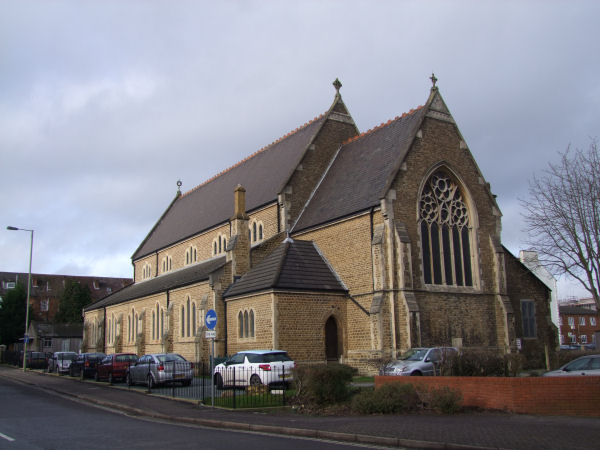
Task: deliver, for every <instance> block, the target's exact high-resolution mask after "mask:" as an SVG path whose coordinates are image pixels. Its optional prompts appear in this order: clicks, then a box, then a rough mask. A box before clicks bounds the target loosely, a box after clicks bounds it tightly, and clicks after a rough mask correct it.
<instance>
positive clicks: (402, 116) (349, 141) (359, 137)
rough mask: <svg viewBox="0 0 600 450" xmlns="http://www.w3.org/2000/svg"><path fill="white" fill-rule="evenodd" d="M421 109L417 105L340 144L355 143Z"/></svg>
mask: <svg viewBox="0 0 600 450" xmlns="http://www.w3.org/2000/svg"><path fill="white" fill-rule="evenodd" d="M421 109H423V105H419V106H417V107H416V108H413V109H411V110H410V111H408V112H405V113H403V114H402V115H401V116H396V117H394V118H393V119H390V120H388V121H387V122H381V123H380V124H379V125H377V126H375V127H373V128H370V129H368V130H367V131H364V132H362V133H361V134H357V135H356V136H352V137H351V138H348V139H347V140H346V141H344V142H343V143H342V145H346V144H349V143H351V142H354V141H357V140H359V139H361V138H363V137H365V136H368V135H369V134H371V133H374V132H375V131H377V130H379V129H381V128H383V127H387V126H388V125H390V124H391V123H392V122H396V121H397V120H400V119H403V118H404V117H407V116H410V115H412V114H414V113H416V112H417V111H419V110H421Z"/></svg>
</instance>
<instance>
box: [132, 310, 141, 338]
mask: <svg viewBox="0 0 600 450" xmlns="http://www.w3.org/2000/svg"><path fill="white" fill-rule="evenodd" d="M139 321H140V320H139V318H138V315H137V313H135V336H134V338H133V340H134V341H137V335H138V332H139V331H138V323H139Z"/></svg>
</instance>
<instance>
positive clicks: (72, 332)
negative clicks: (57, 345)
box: [30, 321, 83, 337]
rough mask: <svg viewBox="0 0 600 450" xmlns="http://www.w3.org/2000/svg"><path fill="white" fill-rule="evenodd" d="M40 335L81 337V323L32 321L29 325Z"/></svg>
mask: <svg viewBox="0 0 600 450" xmlns="http://www.w3.org/2000/svg"><path fill="white" fill-rule="evenodd" d="M30 326H32V327H33V328H34V329H35V330H36V332H37V335H38V336H40V337H81V335H82V333H83V324H82V323H43V322H36V321H32V322H31V325H30Z"/></svg>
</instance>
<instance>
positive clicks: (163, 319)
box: [160, 308, 165, 339]
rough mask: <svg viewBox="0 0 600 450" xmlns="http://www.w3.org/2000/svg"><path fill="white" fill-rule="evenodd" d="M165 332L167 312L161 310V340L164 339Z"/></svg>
mask: <svg viewBox="0 0 600 450" xmlns="http://www.w3.org/2000/svg"><path fill="white" fill-rule="evenodd" d="M164 332H165V310H164V309H162V308H161V310H160V338H161V339H162V337H163V334H164Z"/></svg>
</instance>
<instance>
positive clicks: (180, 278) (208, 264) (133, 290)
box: [85, 256, 225, 311]
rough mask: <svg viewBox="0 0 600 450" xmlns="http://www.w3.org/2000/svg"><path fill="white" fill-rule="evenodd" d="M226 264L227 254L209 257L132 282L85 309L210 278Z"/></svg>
mask: <svg viewBox="0 0 600 450" xmlns="http://www.w3.org/2000/svg"><path fill="white" fill-rule="evenodd" d="M224 265H225V256H220V257H218V258H213V259H209V260H208V261H204V262H202V263H199V264H194V265H192V266H189V267H185V268H183V269H180V270H175V271H173V272H169V273H166V274H164V275H161V276H158V277H155V278H151V279H149V280H147V281H140V282H138V283H135V284H131V285H129V286H127V287H125V288H123V289H121V290H120V291H117V292H115V293H113V294H111V295H109V296H107V297H104V298H103V299H102V300H99V301H97V302H96V303H92V304H91V305H90V306H88V307H87V308H85V311H92V310H94V309H100V308H104V307H106V306H110V305H115V304H117V303H122V302H126V301H128V300H133V299H136V298H141V297H146V296H149V295H153V294H158V293H161V292H166V291H167V290H170V289H176V288H179V287H183V286H187V285H189V284H192V283H197V282H199V281H203V280H208V277H209V276H210V274H211V273H213V272H215V271H216V270H218V269H220V268H221V267H223V266H224Z"/></svg>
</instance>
